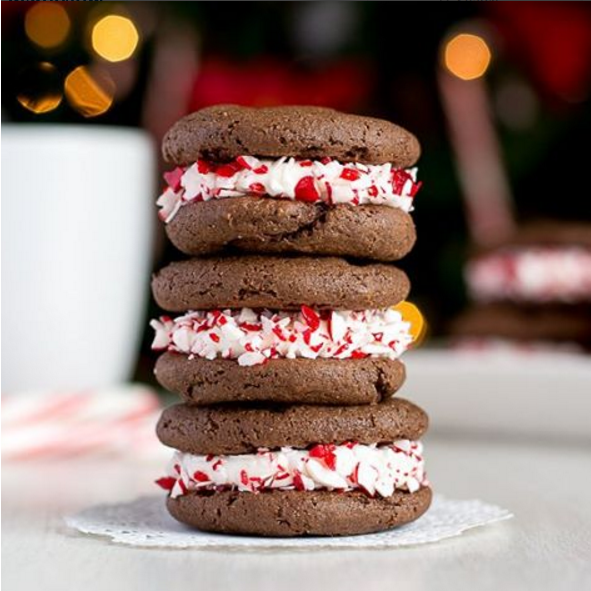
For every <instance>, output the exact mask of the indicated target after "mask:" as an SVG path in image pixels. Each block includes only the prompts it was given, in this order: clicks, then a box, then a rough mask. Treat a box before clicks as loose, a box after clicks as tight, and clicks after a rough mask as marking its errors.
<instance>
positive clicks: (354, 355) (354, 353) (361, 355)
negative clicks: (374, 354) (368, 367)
mask: <svg viewBox="0 0 591 591" xmlns="http://www.w3.org/2000/svg"><path fill="white" fill-rule="evenodd" d="M366 357H369V355H368V354H367V353H363V351H351V359H365V358H366Z"/></svg>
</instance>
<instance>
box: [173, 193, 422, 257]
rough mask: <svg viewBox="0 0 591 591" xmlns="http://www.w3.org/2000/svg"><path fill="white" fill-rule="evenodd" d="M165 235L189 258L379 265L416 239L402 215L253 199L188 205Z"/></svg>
mask: <svg viewBox="0 0 591 591" xmlns="http://www.w3.org/2000/svg"><path fill="white" fill-rule="evenodd" d="M166 233H167V234H168V237H169V238H170V240H171V242H172V243H173V244H174V245H175V246H176V247H177V248H178V249H179V250H181V251H182V252H184V253H186V254H189V255H207V254H212V253H216V252H219V251H224V250H240V251H245V252H262V253H289V252H293V253H303V254H318V255H334V256H345V257H356V258H367V259H374V260H379V261H395V260H398V259H401V258H402V257H404V256H405V255H406V254H408V253H409V252H410V250H411V249H412V247H413V245H414V243H415V239H416V233H415V227H414V223H413V221H412V218H411V217H410V215H409V214H408V213H406V212H405V211H403V210H402V209H398V208H394V207H386V206H383V205H364V206H357V207H356V206H353V205H349V204H340V205H326V204H324V203H307V202H304V201H295V200H289V199H270V198H265V197H256V196H251V197H234V198H230V199H213V200H211V201H205V202H203V201H201V202H192V203H188V204H187V205H185V206H184V207H181V208H180V210H179V211H178V213H177V214H176V216H175V217H174V218H173V219H172V220H171V221H170V223H168V224H167V225H166Z"/></svg>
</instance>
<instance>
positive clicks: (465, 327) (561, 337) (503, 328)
mask: <svg viewBox="0 0 591 591" xmlns="http://www.w3.org/2000/svg"><path fill="white" fill-rule="evenodd" d="M451 332H452V334H454V335H456V336H462V337H490V338H502V339H509V340H515V341H521V342H564V343H576V344H579V345H581V346H583V347H585V348H591V306H589V305H566V304H562V305H561V304H540V305H535V306H534V305H530V306H527V305H521V306H519V305H516V304H511V303H494V304H482V305H479V306H474V307H473V308H471V309H469V310H467V311H466V312H464V313H463V314H462V315H461V316H460V317H458V318H457V319H456V320H455V322H454V323H453V324H452V327H451Z"/></svg>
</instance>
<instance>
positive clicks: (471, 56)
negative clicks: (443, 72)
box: [443, 33, 491, 80]
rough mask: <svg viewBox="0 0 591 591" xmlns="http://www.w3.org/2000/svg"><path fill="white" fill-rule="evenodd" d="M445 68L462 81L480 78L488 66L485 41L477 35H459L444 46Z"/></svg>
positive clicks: (488, 53)
mask: <svg viewBox="0 0 591 591" xmlns="http://www.w3.org/2000/svg"><path fill="white" fill-rule="evenodd" d="M443 60H444V63H445V67H446V68H447V69H448V70H449V71H450V72H451V73H452V74H454V76H457V77H458V78H461V79H462V80H474V79H475V78H480V76H482V75H483V74H484V73H485V72H486V70H487V69H488V66H489V65H490V60H491V52H490V49H489V47H488V45H487V43H486V41H485V40H484V39H483V38H482V37H479V36H478V35H471V34H469V33H461V34H459V35H456V36H455V37H453V38H452V39H450V40H449V41H448V42H447V43H446V45H445V51H444V55H443Z"/></svg>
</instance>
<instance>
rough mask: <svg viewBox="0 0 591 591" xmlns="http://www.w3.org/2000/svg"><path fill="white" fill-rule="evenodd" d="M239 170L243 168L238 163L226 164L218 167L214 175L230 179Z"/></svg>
mask: <svg viewBox="0 0 591 591" xmlns="http://www.w3.org/2000/svg"><path fill="white" fill-rule="evenodd" d="M241 170H243V167H242V166H241V165H240V164H238V162H229V163H228V164H222V165H221V166H220V167H218V168H217V169H216V171H215V173H216V174H217V175H218V176H221V177H225V178H230V177H232V176H234V175H235V174H236V173H237V172H240V171H241Z"/></svg>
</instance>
